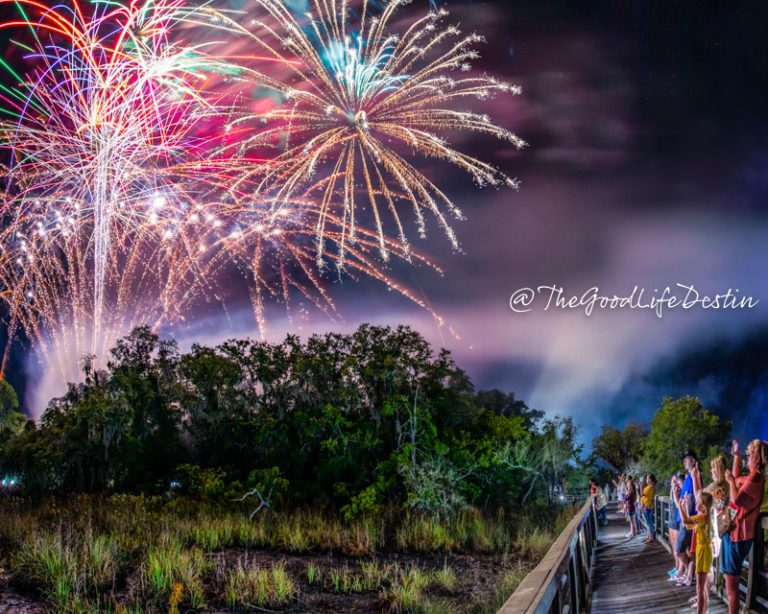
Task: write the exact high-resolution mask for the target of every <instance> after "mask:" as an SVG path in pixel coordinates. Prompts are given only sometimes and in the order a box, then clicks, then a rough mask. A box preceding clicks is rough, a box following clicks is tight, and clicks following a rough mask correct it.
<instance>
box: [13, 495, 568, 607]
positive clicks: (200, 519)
mask: <svg viewBox="0 0 768 614" xmlns="http://www.w3.org/2000/svg"><path fill="white" fill-rule="evenodd" d="M569 518H570V514H569V513H564V514H563V515H562V518H558V519H557V521H556V523H555V524H556V526H557V525H562V526H564V525H565V524H566V523H567V521H568V520H569ZM550 523H551V520H550ZM541 524H543V523H542V522H540V521H539V519H538V518H530V517H528V518H515V519H514V520H512V521H510V520H508V519H506V518H505V517H504V515H503V514H499V515H497V516H496V517H492V518H489V517H488V516H486V515H483V514H481V513H480V512H479V511H477V510H473V509H467V510H464V511H462V512H460V513H457V514H455V515H454V516H452V517H449V518H444V519H439V520H438V519H432V518H428V517H424V516H420V515H417V514H414V513H405V514H399V513H397V511H396V510H392V511H389V512H385V513H382V514H381V515H379V516H376V517H367V518H366V517H364V518H360V519H357V520H355V521H352V522H346V521H344V520H343V519H342V518H340V517H337V516H334V515H332V514H326V513H323V512H317V511H313V510H294V511H291V512H279V513H267V514H263V515H260V516H257V517H256V518H255V519H254V520H252V521H250V520H248V518H247V516H246V515H245V514H244V513H243V512H242V511H241V510H238V509H235V508H230V507H223V506H216V505H212V504H201V503H198V502H192V501H189V500H181V499H179V500H171V501H170V502H169V501H166V500H163V499H161V498H149V497H130V496H114V497H109V498H106V497H103V498H99V497H88V496H83V497H77V498H73V499H71V500H69V501H67V502H57V501H49V502H47V503H44V504H43V505H41V506H38V507H35V508H29V507H27V506H26V505H25V504H23V502H19V501H18V500H13V499H11V500H8V502H7V504H5V505H3V506H2V507H1V508H0V556H2V560H3V566H4V567H5V568H6V571H7V572H8V573H9V574H10V578H11V581H12V583H14V584H16V585H18V586H20V587H24V588H26V589H31V590H33V591H35V592H37V593H38V594H40V595H41V596H42V597H43V598H44V599H45V601H46V602H47V603H48V605H49V606H50V609H51V611H53V612H72V613H78V614H79V613H80V612H115V613H120V614H127V613H128V612H138V611H141V612H147V613H149V612H174V611H178V612H188V611H193V610H198V609H201V608H203V607H206V606H211V607H228V608H238V609H242V608H248V607H261V608H274V607H281V606H284V605H285V604H289V603H291V602H295V601H296V600H297V598H298V596H299V594H300V588H301V587H300V584H303V586H304V587H307V588H309V587H311V588H312V590H313V591H327V592H331V593H334V594H337V595H340V596H343V595H353V594H365V593H369V594H371V595H376V596H377V598H378V603H379V605H380V607H381V608H382V609H385V610H390V611H398V612H406V611H412V612H429V611H450V610H451V608H450V607H449V608H447V609H446V602H445V601H444V600H445V599H449V598H450V599H452V600H458V599H459V598H460V596H461V595H463V594H464V591H467V590H470V589H471V587H470V586H468V585H467V580H466V579H465V578H463V577H462V578H460V577H457V574H456V571H455V570H454V569H453V568H452V567H451V566H450V565H449V564H448V558H449V557H450V556H453V555H455V554H470V555H477V556H493V557H496V558H497V559H498V560H499V561H502V563H500V568H505V569H506V568H507V567H508V564H507V563H508V562H509V561H510V560H516V559H518V558H522V559H523V560H524V561H525V565H523V566H517V567H514V566H513V567H512V568H511V569H510V570H508V571H506V572H505V573H504V574H503V575H502V576H500V578H501V579H500V582H499V588H498V590H497V591H496V592H495V593H494V594H488V593H487V591H486V593H485V594H484V595H483V599H484V600H485V601H483V602H482V603H479V604H476V605H477V608H475V610H477V611H485V606H486V605H487V603H490V602H493V603H496V602H498V601H499V600H501V602H502V603H503V600H504V599H506V598H507V597H508V596H509V595H510V594H511V593H512V592H513V590H514V587H516V586H517V584H518V583H519V581H520V580H521V579H522V577H524V575H525V573H526V572H527V570H528V569H530V568H531V567H532V566H533V565H534V564H535V563H536V562H537V561H538V560H539V559H540V558H541V557H542V556H543V555H544V553H545V552H546V550H547V549H548V548H549V546H550V545H551V543H552V541H553V539H554V536H555V533H554V532H553V531H552V530H547V529H544V528H542V527H541ZM550 526H551V524H550ZM251 550H254V551H259V552H262V553H264V552H274V553H275V558H276V560H277V561H281V559H283V558H284V557H286V556H293V557H294V558H295V557H301V556H304V555H311V556H313V557H316V556H318V555H323V556H324V555H326V554H327V555H333V556H342V557H348V559H347V560H348V563H345V564H343V565H341V566H338V565H337V566H332V565H324V564H322V559H317V560H314V559H313V560H312V561H311V562H307V563H306V564H304V565H303V566H300V567H298V569H297V568H296V567H295V564H294V566H292V567H291V568H290V570H289V567H288V566H287V565H286V564H284V562H277V563H270V562H269V561H267V562H266V563H265V562H264V557H263V554H262V556H261V558H260V559H258V561H259V562H258V564H256V562H255V560H254V561H249V560H248V558H247V553H248V552H249V551H251ZM225 551H234V552H235V553H237V552H240V553H241V554H240V555H239V556H238V558H237V563H236V564H234V565H232V564H228V563H227V561H226V558H227V557H224V556H223V555H222V554H221V553H223V552H225ZM243 551H245V553H246V557H245V558H243V555H242V552H243ZM394 553H402V554H405V555H407V556H408V557H412V558H413V557H415V558H416V559H417V560H418V559H419V557H420V556H421V555H424V556H426V557H427V559H429V557H430V555H433V554H435V553H442V554H444V555H445V562H444V563H443V565H442V567H438V568H424V567H419V566H418V565H414V564H406V563H402V562H401V563H397V562H395V563H393V562H391V561H389V562H387V560H386V559H387V558H389V557H391V556H392V555H393V554H394ZM382 557H383V558H384V559H385V560H382ZM229 560H231V557H229ZM291 572H292V573H293V574H295V575H292V573H291ZM470 582H471V581H470ZM116 595H119V602H118V600H117V597H116ZM474 598H475V597H473V599H474ZM441 599H443V600H442V601H441ZM441 607H442V608H443V609H442V610H441V609H440V608H441ZM488 611H491V610H490V609H488Z"/></svg>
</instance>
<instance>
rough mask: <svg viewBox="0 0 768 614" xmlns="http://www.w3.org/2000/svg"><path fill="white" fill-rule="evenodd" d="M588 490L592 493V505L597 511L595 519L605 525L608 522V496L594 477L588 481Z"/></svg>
mask: <svg viewBox="0 0 768 614" xmlns="http://www.w3.org/2000/svg"><path fill="white" fill-rule="evenodd" d="M589 490H590V493H591V495H592V505H594V507H595V512H596V513H597V521H598V522H599V523H600V524H601V525H602V526H606V525H607V524H608V497H607V496H606V494H605V491H604V490H603V489H602V488H600V485H599V484H598V483H597V480H596V479H595V478H592V479H591V480H590V481H589Z"/></svg>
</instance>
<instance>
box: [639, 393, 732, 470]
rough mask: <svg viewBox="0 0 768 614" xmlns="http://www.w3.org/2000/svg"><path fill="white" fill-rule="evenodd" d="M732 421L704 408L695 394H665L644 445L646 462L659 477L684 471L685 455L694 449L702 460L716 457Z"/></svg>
mask: <svg viewBox="0 0 768 614" xmlns="http://www.w3.org/2000/svg"><path fill="white" fill-rule="evenodd" d="M730 432H731V423H730V422H728V421H725V420H722V419H721V418H719V417H718V416H717V415H716V414H714V413H712V412H711V411H709V410H707V409H705V408H704V406H703V405H702V403H701V401H700V400H699V399H698V398H696V397H693V396H685V397H681V398H679V399H672V398H670V397H665V398H664V400H663V401H662V404H661V407H660V408H659V409H658V410H657V412H656V414H655V416H654V417H653V420H651V428H650V431H649V433H648V437H647V438H646V440H645V443H644V444H643V451H644V459H643V460H644V464H645V465H647V466H648V467H649V468H650V469H652V470H654V471H656V472H657V473H658V474H659V475H660V476H668V475H671V474H672V473H673V472H675V471H681V470H682V467H683V464H682V455H683V454H685V453H686V452H687V451H688V450H692V451H693V452H694V453H695V454H696V455H697V456H698V457H699V459H700V460H702V461H703V460H704V459H705V458H708V457H714V456H716V455H717V454H718V453H720V451H721V450H722V448H723V446H724V445H725V444H726V442H727V441H728V439H729V435H730Z"/></svg>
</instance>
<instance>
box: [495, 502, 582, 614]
mask: <svg viewBox="0 0 768 614" xmlns="http://www.w3.org/2000/svg"><path fill="white" fill-rule="evenodd" d="M596 543H597V516H596V514H595V511H594V508H593V507H592V499H591V498H590V499H589V500H588V501H587V502H586V503H585V504H584V506H583V507H582V508H581V509H580V510H579V512H578V513H577V514H576V516H574V518H573V520H571V522H569V523H568V526H567V527H565V530H563V532H562V533H560V535H559V536H558V538H557V539H556V540H555V543H554V544H552V547H551V548H550V549H549V550H548V551H547V553H546V554H545V555H544V558H543V559H542V560H541V562H540V563H539V564H538V565H537V566H536V567H535V568H534V569H533V571H531V572H530V573H529V574H528V575H527V576H526V577H525V579H524V580H523V581H522V582H521V583H520V586H518V587H517V590H516V591H515V592H514V593H512V596H511V597H510V598H509V599H507V601H506V602H505V603H504V605H503V606H501V609H500V610H499V611H498V614H545V613H549V612H557V613H558V614H559V613H561V612H564V611H566V612H570V613H573V614H575V613H577V612H588V611H589V600H590V597H591V595H592V566H593V564H594V552H595V544H596Z"/></svg>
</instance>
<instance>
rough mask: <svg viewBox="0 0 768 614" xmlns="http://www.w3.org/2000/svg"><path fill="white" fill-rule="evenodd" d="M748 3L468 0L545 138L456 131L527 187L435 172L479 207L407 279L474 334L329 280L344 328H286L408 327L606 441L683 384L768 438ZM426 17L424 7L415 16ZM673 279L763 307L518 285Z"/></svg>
mask: <svg viewBox="0 0 768 614" xmlns="http://www.w3.org/2000/svg"><path fill="white" fill-rule="evenodd" d="M732 4H733V3H726V2H720V3H717V2H716V3H706V6H707V8H703V7H704V4H702V3H697V2H675V3H665V2H647V1H637V2H631V1H627V2H617V1H608V0H601V1H597V0H592V1H577V0H559V1H554V0H547V1H545V0H529V1H517V0H515V1H500V2H497V3H493V2H483V3H480V2H475V3H463V2H449V3H448V4H447V8H448V9H449V10H450V12H451V17H450V21H453V22H458V23H459V24H460V26H461V27H462V29H463V30H475V31H477V32H478V33H480V34H482V35H484V36H485V37H486V39H487V42H486V44H485V45H483V46H482V47H481V48H480V51H481V53H482V59H481V60H480V61H479V62H478V66H479V67H480V68H482V69H483V70H486V71H488V72H489V73H493V74H496V75H498V76H499V77H501V78H503V79H505V80H508V81H511V82H514V83H517V84H519V85H521V86H522V88H523V93H522V95H520V96H517V97H514V98H512V97H509V98H496V99H495V100H493V101H490V102H488V103H484V104H481V105H479V107H476V108H478V109H480V110H483V111H487V112H489V113H492V114H493V115H494V117H495V118H496V119H497V122H498V123H499V124H501V125H503V126H504V127H506V128H508V129H510V130H512V131H514V132H515V133H516V134H518V135H519V136H521V137H522V138H523V139H525V140H526V141H527V142H528V143H529V147H528V148H527V149H525V150H523V151H522V152H517V151H516V150H514V149H512V148H511V147H510V149H509V150H506V149H505V148H504V146H500V145H498V144H497V143H489V142H488V141H486V140H483V139H480V138H477V139H474V140H473V139H466V137H460V136H459V135H457V136H456V138H455V139H454V142H461V143H462V148H464V149H465V150H467V151H469V152H472V153H476V154H482V156H484V157H485V158H487V159H490V160H491V161H493V162H494V163H495V164H497V165H499V166H500V167H501V168H503V169H504V170H505V171H506V172H507V173H508V174H510V175H511V176H515V177H517V178H518V179H520V181H521V187H520V190H519V191H517V192H515V191H508V190H496V189H484V190H478V189H476V188H475V186H473V185H472V183H471V181H470V179H469V178H467V177H462V176H460V175H459V174H458V173H457V172H455V171H453V170H451V169H447V168H445V167H443V166H441V165H440V164H439V163H432V162H430V163H429V165H428V166H425V167H424V168H426V169H427V170H428V174H429V175H430V176H431V177H433V178H434V179H435V180H439V182H440V185H441V186H442V187H443V188H444V189H445V190H446V191H447V192H448V193H449V194H450V195H451V196H452V197H453V198H454V200H455V202H456V203H457V204H458V205H459V206H460V207H461V208H462V210H463V211H464V212H465V214H466V216H467V220H466V221H463V222H458V223H457V224H456V225H455V230H456V232H457V234H458V236H459V239H460V241H461V245H462V252H461V253H455V252H453V251H452V250H451V248H450V246H449V244H448V241H447V240H446V239H445V238H444V237H443V236H442V235H441V232H440V230H439V229H438V228H437V227H436V225H434V224H433V225H432V226H431V227H430V228H429V231H430V233H429V236H428V238H427V240H424V241H420V240H418V239H415V238H414V241H413V242H414V246H415V247H416V248H417V249H419V250H420V251H422V252H423V253H426V254H427V255H429V256H430V257H431V258H433V259H434V261H435V262H437V263H438V264H439V265H440V266H441V267H442V268H443V269H444V271H445V275H444V276H442V277H441V276H439V275H436V274H435V273H434V272H431V271H429V270H427V269H416V270H412V269H408V268H402V269H400V268H398V269H395V270H393V271H392V275H393V276H395V277H397V278H398V279H400V280H402V281H403V283H404V284H406V285H408V286H410V287H412V288H415V289H417V290H419V291H420V292H421V293H422V294H423V295H424V297H426V298H427V299H428V300H429V301H430V303H431V305H432V307H433V308H434V309H435V311H437V312H438V313H440V314H441V315H442V316H443V317H444V318H445V319H446V321H447V323H448V324H449V325H450V326H451V327H452V328H453V329H454V330H455V331H456V333H457V335H458V337H459V338H458V339H457V338H456V337H455V336H454V335H452V334H451V333H450V332H449V331H448V329H447V327H443V328H442V329H440V328H438V327H437V326H436V324H435V322H434V321H433V320H432V318H431V317H430V316H429V314H428V313H426V312H424V311H423V310H420V309H419V308H418V307H415V306H414V305H412V304H411V303H409V302H408V301H407V300H406V299H404V298H402V297H400V296H397V295H396V294H395V293H392V292H387V291H386V289H384V288H383V287H381V286H379V285H377V284H374V283H372V282H360V283H355V282H353V281H351V280H344V281H343V282H341V283H338V284H333V285H332V286H331V290H332V291H333V292H334V296H335V297H336V300H337V304H338V308H339V313H340V314H341V316H343V321H342V322H329V321H328V320H327V319H325V318H324V316H322V315H312V316H310V317H309V318H307V319H304V320H303V321H296V320H294V321H293V323H292V324H290V325H289V324H288V323H287V322H286V321H285V320H284V318H283V316H282V315H281V314H280V312H279V310H276V313H275V315H274V317H273V319H272V326H271V333H270V337H271V338H273V339H274V340H277V339H280V338H281V337H282V335H283V334H284V333H285V332H287V331H288V330H292V331H293V332H299V333H301V334H309V333H311V332H322V331H325V330H330V329H341V330H350V329H353V328H354V327H355V326H356V325H357V324H359V323H360V322H366V321H367V322H374V323H388V324H398V323H409V324H411V325H413V326H415V327H416V328H418V329H419V330H421V331H422V332H423V333H424V334H425V335H426V336H427V337H428V338H429V339H430V340H432V341H433V342H435V343H436V344H439V345H444V346H446V347H449V348H450V349H451V350H452V351H453V353H454V355H455V357H456V360H457V362H458V364H459V365H460V366H462V367H463V368H465V369H466V370H467V371H468V372H469V373H470V375H471V376H472V378H473V380H474V382H475V384H476V385H477V386H478V387H479V388H487V387H499V388H503V389H506V390H510V391H514V392H515V393H516V394H517V396H518V397H519V398H522V399H523V400H525V401H526V402H527V403H528V404H529V405H530V406H532V407H536V408H538V409H542V410H545V411H546V412H547V413H548V414H565V415H573V416H575V418H576V421H577V423H579V424H580V425H581V427H582V432H583V435H584V437H585V439H587V440H588V439H589V438H591V436H592V435H594V434H595V433H596V432H597V431H598V430H599V428H600V426H601V425H602V424H606V423H610V424H616V425H618V426H621V425H623V424H624V423H625V422H626V421H628V420H648V419H649V418H650V417H651V416H652V414H653V411H654V409H655V408H656V407H658V405H659V404H660V401H661V398H662V397H663V396H665V395H671V396H677V395H682V394H697V395H699V396H701V398H702V400H703V401H704V402H705V405H707V406H708V407H711V408H713V409H715V410H717V411H718V412H719V413H721V415H723V416H727V417H729V418H731V419H733V420H734V423H735V432H736V434H738V435H740V436H742V437H746V436H762V437H763V438H766V437H768V417H766V415H768V411H767V410H768V394H766V391H767V390H768V388H766V384H768V352H767V351H766V342H768V311H767V309H768V278H767V277H766V275H765V271H766V268H767V267H768V251H766V249H765V246H766V244H768V215H766V212H768V208H767V207H766V203H768V37H766V34H765V32H766V24H768V6H766V3H763V2H746V3H739V5H738V6H739V7H740V8H738V9H736V8H733V6H729V5H732ZM734 6H735V5H734ZM427 8H428V2H426V0H415V1H414V2H413V3H412V4H411V5H409V6H408V7H405V8H404V9H402V14H403V15H404V16H406V17H407V16H409V15H411V14H412V15H417V14H421V12H422V11H424V10H427ZM459 138H463V139H464V140H463V141H457V139H459ZM412 236H414V237H415V232H412ZM676 283H683V284H689V285H690V284H692V285H694V286H695V287H696V288H697V289H698V290H699V291H701V292H702V293H705V294H712V295H714V294H718V293H724V292H725V291H726V290H728V289H729V288H731V289H734V290H735V289H738V290H739V292H740V293H741V294H742V295H749V296H752V297H754V298H755V299H758V300H759V301H760V303H759V304H758V305H757V306H756V307H755V308H753V309H750V310H706V311H705V310H701V309H694V310H688V311H683V310H672V311H668V312H666V313H665V314H664V316H663V318H658V317H657V316H656V315H655V314H654V313H653V312H651V311H646V310H629V309H624V310H616V311H612V312H610V311H596V312H594V313H593V314H592V315H591V316H586V315H585V313H584V312H583V310H573V311H561V310H556V311H548V312H544V311H542V310H541V309H538V308H534V310H533V311H531V312H529V313H523V314H516V313H513V312H512V311H511V309H510V308H509V304H508V302H509V297H510V295H511V293H512V292H513V291H515V290H516V289H518V288H521V287H536V286H540V285H552V284H554V285H558V286H563V288H564V289H565V294H566V295H569V296H570V295H572V294H578V295H580V294H581V293H583V292H584V291H586V290H587V289H589V288H590V287H592V286H596V287H598V288H599V289H600V292H601V294H607V295H610V296H612V295H614V294H618V295H628V294H629V293H630V292H631V290H632V288H633V287H634V286H638V287H641V288H642V287H644V288H646V291H647V292H648V293H651V292H653V290H655V289H663V288H664V287H666V286H674V285H675V284H676ZM536 304H537V305H538V303H536ZM232 313H233V316H232V319H231V320H229V321H225V320H223V319H222V318H221V316H220V315H219V316H216V315H210V316H208V315H206V314H200V318H199V319H198V321H197V322H196V323H195V324H194V325H193V326H192V327H191V328H190V329H189V330H187V331H184V332H179V333H178V334H177V336H178V337H179V339H180V341H181V344H182V346H185V344H186V345H188V344H189V343H191V341H192V340H200V341H205V342H215V341H219V340H222V339H223V338H226V337H228V336H232V335H235V334H236V335H245V334H249V333H251V334H255V333H254V325H253V320H252V316H250V314H249V313H248V311H247V309H246V308H245V306H243V308H242V310H239V309H238V307H237V306H236V305H235V306H233V310H232ZM17 355H18V353H17ZM22 363H23V359H22V358H17V364H16V368H15V369H14V371H13V372H12V373H11V374H10V379H11V381H12V382H14V383H15V384H17V386H18V387H20V388H23V387H24V385H25V384H26V386H27V389H31V388H35V389H40V388H41V386H42V384H41V382H43V381H44V380H45V378H44V377H43V378H42V379H41V374H39V373H35V372H34V371H29V370H27V371H26V374H25V371H24V369H23V365H22ZM50 385H51V382H47V383H46V384H45V386H50ZM45 389H46V390H47V389H48V388H47V387H45Z"/></svg>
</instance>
